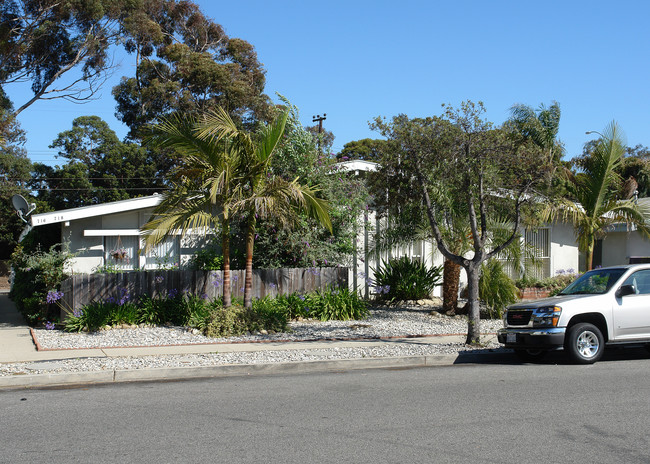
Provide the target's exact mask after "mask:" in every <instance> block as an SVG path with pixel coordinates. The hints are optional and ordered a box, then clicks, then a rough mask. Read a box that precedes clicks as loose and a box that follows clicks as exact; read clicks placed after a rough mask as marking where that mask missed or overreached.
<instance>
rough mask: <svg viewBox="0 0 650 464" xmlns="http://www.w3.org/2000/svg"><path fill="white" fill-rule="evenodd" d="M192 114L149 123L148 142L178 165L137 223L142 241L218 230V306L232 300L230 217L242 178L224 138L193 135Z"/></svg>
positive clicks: (238, 162)
mask: <svg viewBox="0 0 650 464" xmlns="http://www.w3.org/2000/svg"><path fill="white" fill-rule="evenodd" d="M197 128H198V122H197V120H196V118H193V117H181V116H173V117H170V118H169V119H164V120H162V122H160V123H159V124H157V125H156V126H154V128H153V135H152V136H151V137H150V138H149V139H148V143H150V144H151V145H153V146H155V147H157V148H172V149H174V150H175V151H176V153H177V155H178V165H177V167H176V168H174V169H173V170H172V172H171V175H170V180H171V183H172V188H171V189H170V190H169V191H167V192H166V193H165V194H163V199H162V201H161V203H160V205H158V207H156V208H155V210H154V212H153V215H152V219H151V220H150V221H149V222H147V224H145V225H144V226H143V228H142V230H143V232H144V233H145V237H146V244H147V246H152V245H154V244H157V243H160V242H161V241H163V240H164V239H165V238H166V237H167V236H169V235H172V234H175V233H178V232H184V231H187V230H190V229H195V230H210V229H211V230H220V232H221V244H222V252H223V283H222V284H223V305H224V307H229V306H230V305H231V288H230V221H231V218H232V204H233V203H234V199H235V197H236V195H237V189H238V188H239V184H240V182H241V159H240V158H239V152H238V151H237V150H233V149H232V148H233V147H232V146H231V145H230V144H229V143H227V141H225V140H222V139H219V138H212V139H207V140H206V139H204V138H201V137H198V136H197Z"/></svg>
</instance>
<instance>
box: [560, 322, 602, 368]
mask: <svg viewBox="0 0 650 464" xmlns="http://www.w3.org/2000/svg"><path fill="white" fill-rule="evenodd" d="M564 350H565V351H566V352H567V354H568V355H569V358H571V360H572V361H573V362H576V363H578V364H593V363H595V362H596V361H598V360H599V359H600V358H602V357H603V352H604V351H605V338H604V337H603V334H602V332H601V331H600V329H598V327H596V326H595V325H593V324H589V323H588V322H582V323H579V324H576V325H574V326H573V327H571V328H570V329H569V332H568V334H567V337H566V339H565V341H564Z"/></svg>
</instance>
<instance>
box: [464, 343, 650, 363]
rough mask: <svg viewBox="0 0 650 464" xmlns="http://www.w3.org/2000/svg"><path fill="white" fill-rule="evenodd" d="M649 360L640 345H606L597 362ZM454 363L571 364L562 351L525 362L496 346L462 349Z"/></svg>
mask: <svg viewBox="0 0 650 464" xmlns="http://www.w3.org/2000/svg"><path fill="white" fill-rule="evenodd" d="M642 359H648V360H650V351H648V350H646V348H645V347H643V346H642V345H630V346H616V347H608V348H607V349H606V350H605V354H604V355H603V358H602V359H601V360H600V361H598V363H599V364H600V363H606V362H615V361H630V360H642ZM454 364H494V365H524V364H540V365H571V364H572V363H571V361H569V359H568V357H567V356H566V355H565V353H564V351H562V350H558V351H550V352H549V353H548V354H547V355H546V356H545V357H544V358H542V359H541V360H539V361H535V362H525V361H522V360H521V359H519V357H517V355H515V353H514V351H513V350H510V349H506V348H497V349H491V350H471V351H463V352H461V353H460V354H459V356H458V358H457V359H456V362H455V363H454Z"/></svg>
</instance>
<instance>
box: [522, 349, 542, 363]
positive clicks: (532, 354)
mask: <svg viewBox="0 0 650 464" xmlns="http://www.w3.org/2000/svg"><path fill="white" fill-rule="evenodd" d="M547 353H548V351H546V350H524V349H517V350H515V355H516V356H517V357H518V358H519V359H520V360H522V361H524V362H536V361H539V360H541V359H542V358H543V357H544V356H546V354H547Z"/></svg>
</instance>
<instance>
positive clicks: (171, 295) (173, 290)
mask: <svg viewBox="0 0 650 464" xmlns="http://www.w3.org/2000/svg"><path fill="white" fill-rule="evenodd" d="M176 295H178V290H176V289H175V288H172V289H171V290H170V291H169V293H168V294H167V297H168V298H176Z"/></svg>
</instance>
